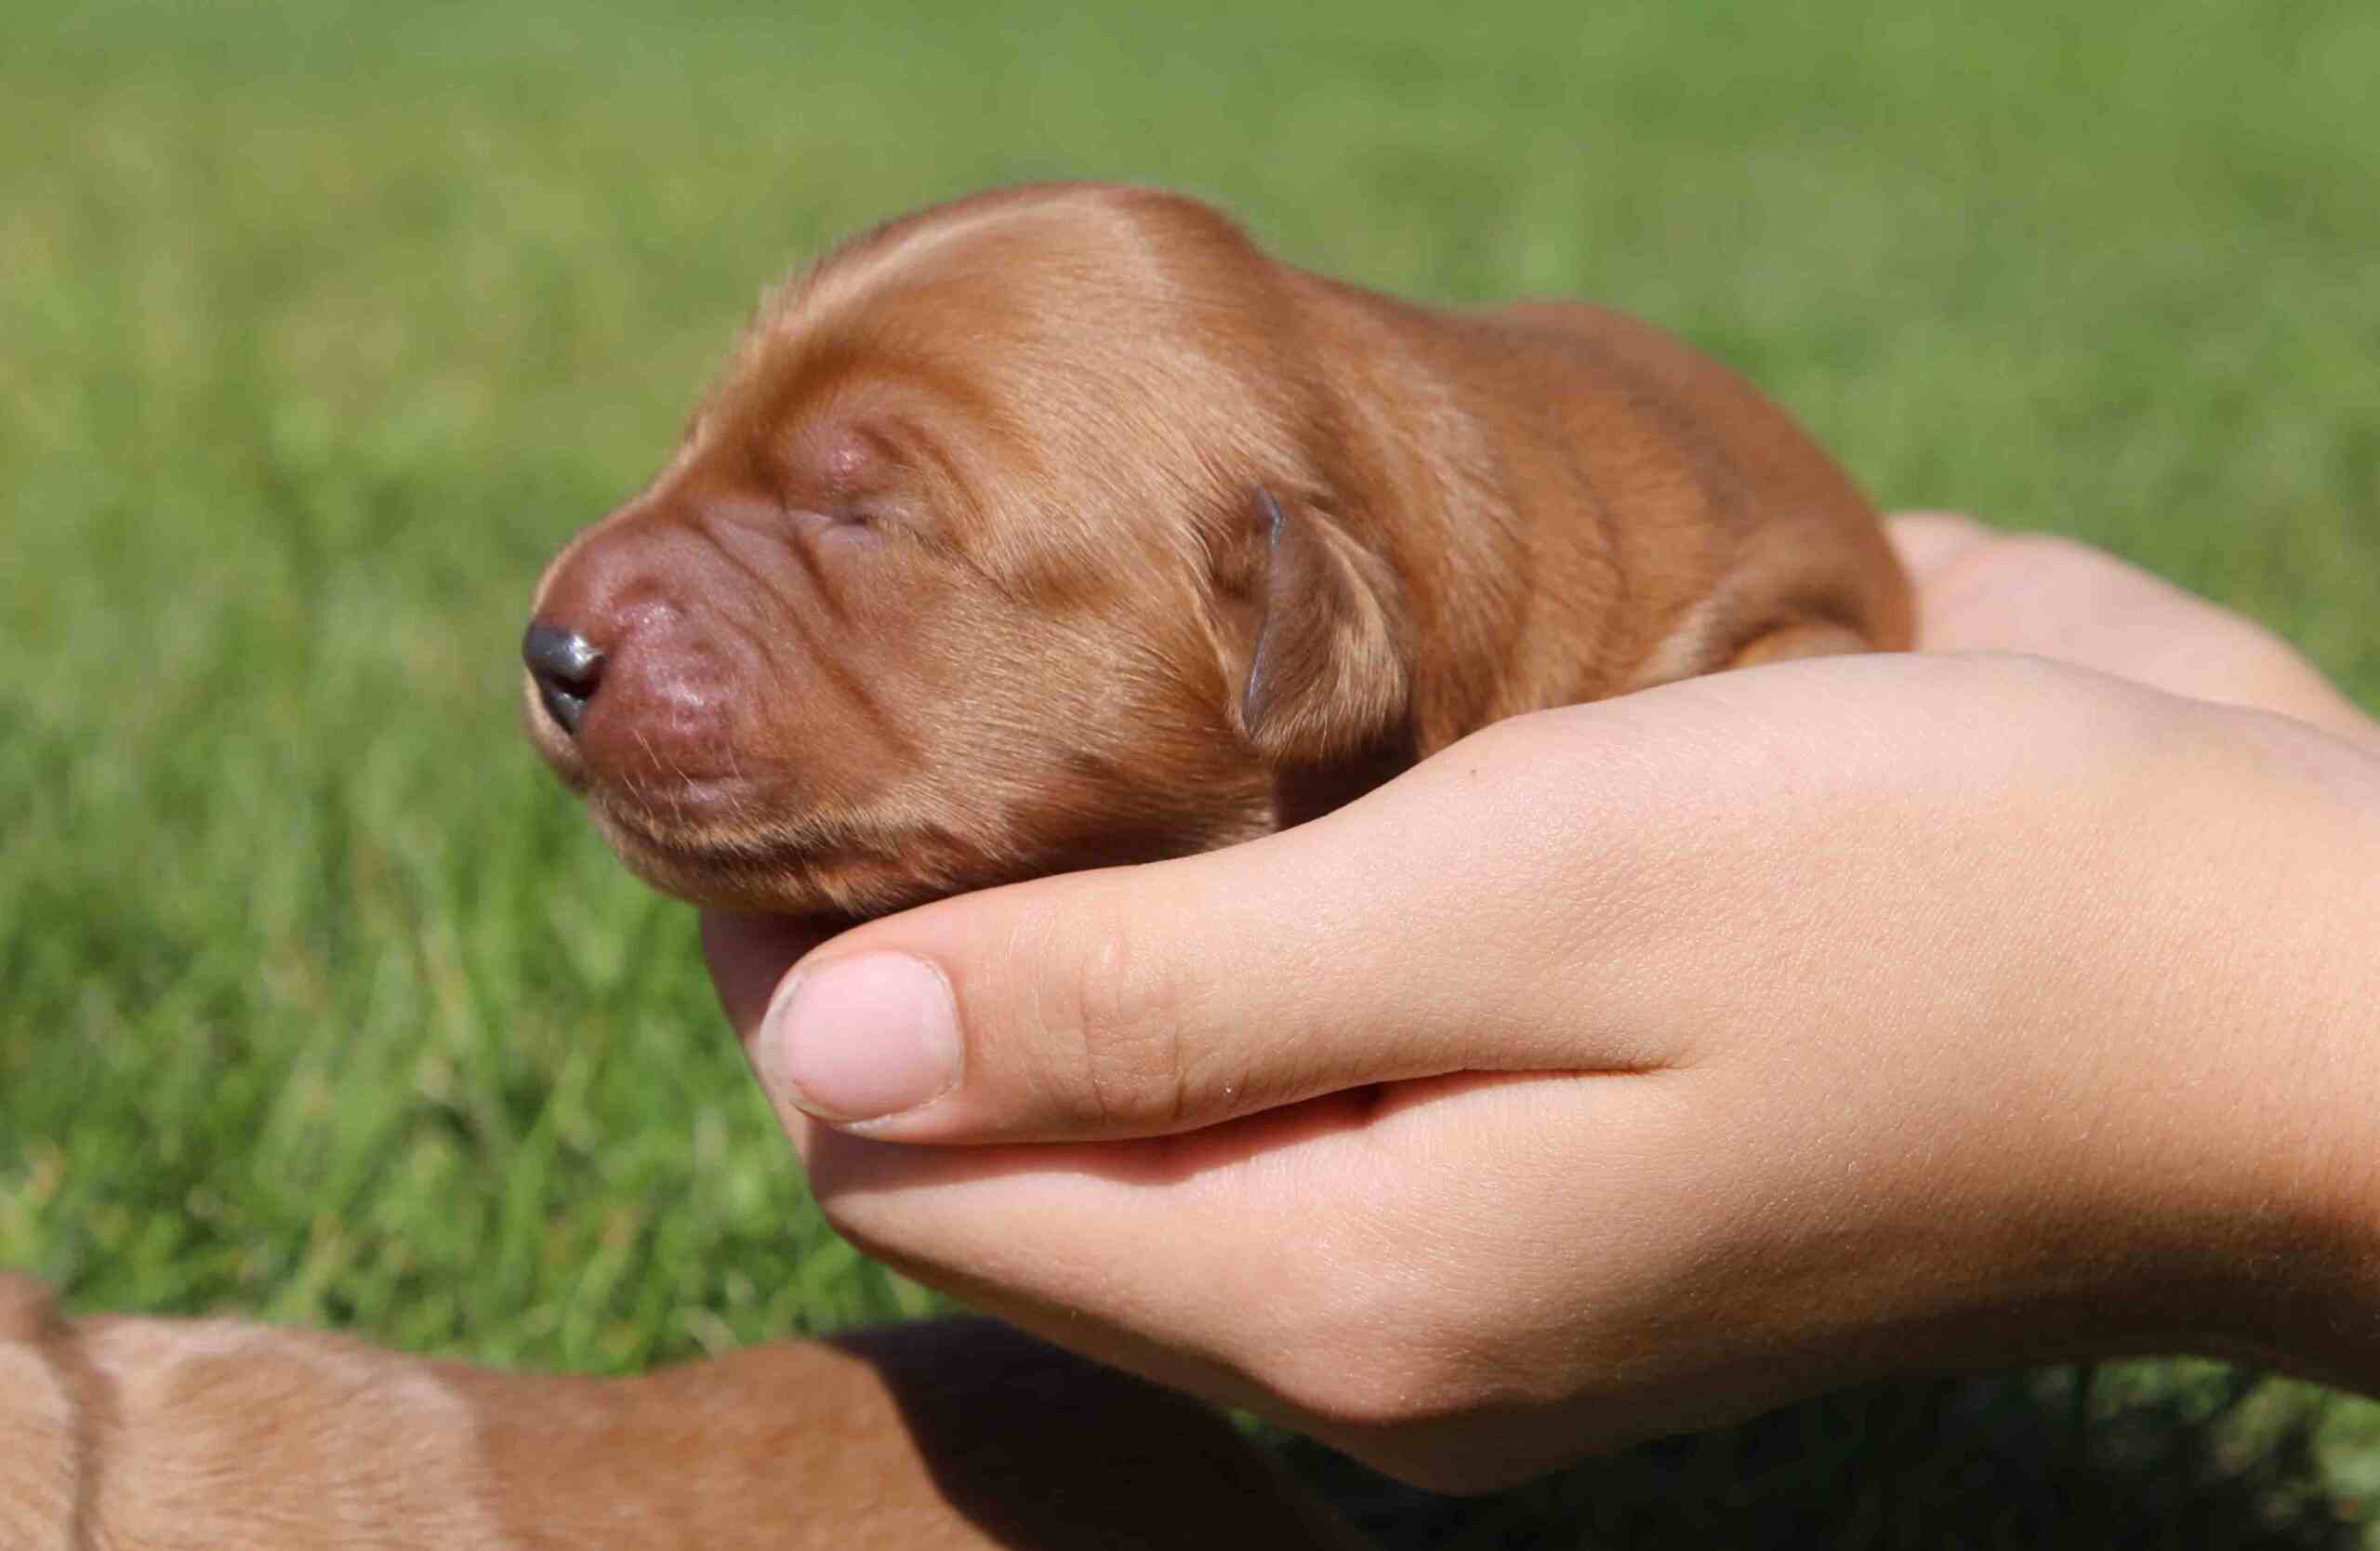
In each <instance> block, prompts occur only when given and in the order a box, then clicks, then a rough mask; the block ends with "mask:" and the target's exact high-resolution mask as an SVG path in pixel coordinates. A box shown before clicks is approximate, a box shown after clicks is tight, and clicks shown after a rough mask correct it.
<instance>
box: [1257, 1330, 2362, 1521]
mask: <svg viewBox="0 0 2380 1551" xmlns="http://www.w3.org/2000/svg"><path fill="white" fill-rule="evenodd" d="M2091 1372H2092V1371H2090V1370H2083V1371H2079V1372H2078V1371H2077V1370H2072V1369H2065V1370H2056V1371H2044V1372H2039V1373H2032V1374H2017V1375H2010V1376H2008V1377H2005V1378H1993V1379H1978V1380H1945V1381H1937V1382H1932V1383H1925V1384H1903V1385H1878V1386H1874V1387H1871V1388H1865V1389H1858V1390H1851V1391H1846V1392H1845V1393H1843V1394H1840V1395H1834V1396H1829V1397H1827V1398H1825V1399H1818V1400H1813V1401H1810V1402H1807V1403H1805V1404H1803V1405H1798V1406H1793V1407H1789V1408H1787V1409H1786V1410H1783V1411H1779V1412H1773V1413H1771V1414H1769V1415H1767V1416H1764V1417H1761V1418H1758V1419H1756V1420H1754V1421H1752V1422H1748V1423H1745V1424H1743V1425H1739V1426H1736V1427H1732V1428H1727V1429H1724V1430H1721V1431H1717V1432H1710V1433H1700V1434H1693V1435H1689V1436H1686V1437H1681V1438H1664V1439H1661V1440H1659V1441H1656V1442H1653V1443H1647V1444H1644V1445H1641V1446H1639V1447H1637V1448H1635V1449H1632V1450H1629V1451H1626V1452H1621V1453H1618V1454H1613V1455H1610V1456H1608V1457H1607V1458H1603V1459H1598V1460H1593V1461H1590V1462H1588V1463H1586V1464H1584V1465H1579V1466H1577V1467H1575V1468H1573V1469H1571V1470H1568V1471H1566V1472H1564V1473H1562V1474H1560V1475H1557V1476H1554V1477H1551V1478H1546V1479H1543V1480H1540V1481H1537V1482H1534V1483H1531V1484H1530V1485H1528V1486H1526V1487H1522V1488H1519V1489H1516V1490H1514V1491H1508V1492H1504V1493H1501V1494H1498V1495H1495V1496H1490V1497H1484V1498H1448V1497H1437V1496H1434V1495H1432V1494H1430V1493H1427V1492H1423V1491H1414V1490H1412V1489H1410V1488H1407V1487H1402V1486H1399V1485H1397V1484H1396V1483H1395V1482H1393V1481H1388V1480H1385V1479H1383V1478H1381V1477H1378V1476H1375V1475H1372V1474H1371V1473H1370V1472H1369V1471H1366V1470H1364V1469H1363V1468H1362V1467H1360V1466H1358V1465H1353V1464H1350V1463H1349V1462H1347V1461H1346V1460H1344V1459H1342V1458H1340V1457H1339V1456H1337V1455H1335V1454H1332V1453H1330V1452H1328V1451H1326V1450H1324V1449H1322V1448H1320V1447H1319V1446H1317V1445H1314V1444H1310V1443H1304V1442H1298V1443H1294V1444H1292V1445H1291V1447H1290V1450H1289V1460H1290V1463H1291V1465H1293V1467H1295V1468H1296V1469H1297V1470H1298V1472H1299V1473H1300V1474H1301V1475H1302V1476H1303V1477H1305V1478H1307V1479H1308V1480H1309V1481H1311V1482H1313V1483H1315V1484H1316V1486H1318V1487H1319V1488H1321V1489H1322V1490H1323V1491H1325V1492H1326V1493H1327V1494H1328V1495H1329V1497H1331V1498H1332V1499H1333V1500H1334V1501H1336V1502H1337V1503H1338V1504H1339V1505H1341V1507H1342V1509H1343V1510H1345V1511H1346V1512H1347V1513H1348V1514H1350V1515H1351V1516H1352V1517H1354V1518H1355V1519H1356V1520H1357V1521H1358V1522H1360V1523H1361V1524H1362V1525H1363V1526H1364V1527H1365V1528H1366V1529H1367V1530H1369V1531H1371V1532H1372V1533H1373V1534H1374V1535H1376V1536H1378V1537H1379V1539H1380V1541H1381V1542H1382V1544H1383V1545H1384V1546H1388V1547H1392V1548H1395V1551H1406V1548H1419V1547H1422V1546H1429V1547H1432V1548H1434V1551H1441V1548H1458V1551H1461V1548H1478V1547H1497V1548H1512V1551H1520V1548H1524V1547H1526V1548H1530V1551H1536V1548H1540V1547H1544V1548H1559V1551H1589V1548H1593V1551H1668V1548H1671V1547H1676V1548H1680V1551H1683V1548H1686V1547H1692V1548H1694V1551H1712V1548H1721V1547H1724V1548H1727V1551H1761V1548H1765V1547H1780V1548H1781V1547H1789V1546H1790V1547H1812V1546H1822V1547H1833V1548H1853V1551H1957V1548H1962V1547H1977V1548H1982V1547H1994V1548H1997V1547H2027V1548H2038V1547H2073V1548H2076V1551H2082V1548H2084V1547H2088V1548H2090V1551H2104V1548H2106V1547H2109V1546H2122V1545H2141V1546H2158V1547H2161V1548H2175V1551H2186V1548H2195V1547H2203V1548H2206V1551H2351V1548H2353V1547H2356V1546H2358V1545H2360V1544H2361V1535H2360V1531H2359V1530H2358V1528H2357V1523H2356V1520H2357V1518H2359V1515H2358V1514H2357V1513H2356V1511H2355V1505H2352V1504H2348V1503H2346V1502H2343V1501H2341V1500H2340V1499H2339V1498H2338V1497H2336V1496H2335V1495H2334V1492H2333V1491H2332V1490H2331V1489H2330V1488H2328V1487H2327V1486H2326V1485H2325V1483H2324V1479H2323V1475H2322V1471H2321V1466H2320V1464H2319V1463H2318V1461H2317V1459H2316V1457H2315V1453H2314V1434H2315V1427H2316V1423H2317V1421H2318V1418H2319V1412H2317V1411H2316V1410H2315V1409H2314V1408H2313V1407H2312V1406H2311V1405H2310V1404H2309V1403H2308V1402H2307V1401H2306V1400H2304V1399H2301V1398H2299V1397H2297V1396H2296V1395H2294V1394H2293V1393H2284V1392H2282V1390H2281V1387H2280V1386H2277V1385H2263V1384H2261V1383H2260V1381H2259V1379H2258V1377H2257V1376H2256V1375H2254V1374H2252V1373H2233V1372H2223V1371H2216V1370H2209V1371H2207V1372H2202V1373H2199V1374H2196V1375H2194V1376H2181V1377H2172V1376H2165V1375H2152V1377H2151V1379H2150V1380H2149V1382H2148V1383H2147V1384H2145V1385H2132V1386H2128V1387H2129V1389H2130V1392H2128V1393H2126V1394H2124V1395H2123V1396H2122V1398H2121V1399H2110V1398H2109V1397H2108V1396H2107V1395H2106V1394H2104V1393H2101V1394H2097V1395H2094V1394H2093V1393H2092V1390H2091V1385H2092V1381H2091V1379H2090V1377H2089V1374H2090V1373H2091ZM2086 1418H2087V1420H2086Z"/></svg>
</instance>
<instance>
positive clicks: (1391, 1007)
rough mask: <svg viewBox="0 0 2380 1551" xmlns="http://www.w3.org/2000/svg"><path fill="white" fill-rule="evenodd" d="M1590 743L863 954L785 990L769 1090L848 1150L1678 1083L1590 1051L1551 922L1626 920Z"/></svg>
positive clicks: (876, 940)
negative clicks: (1522, 1078) (1337, 1105)
mask: <svg viewBox="0 0 2380 1551" xmlns="http://www.w3.org/2000/svg"><path fill="white" fill-rule="evenodd" d="M1536 720H1537V719H1530V721H1531V722H1535V721H1536ZM1583 731H1584V729H1582V728H1579V729H1573V730H1571V731H1570V732H1569V733H1568V734H1567V736H1560V737H1556V736H1554V730H1553V729H1551V728H1549V727H1547V726H1534V727H1532V726H1528V725H1525V724H1523V723H1507V724H1505V725H1504V727H1503V728H1500V729H1491V731H1490V733H1489V734H1485V735H1480V736H1475V737H1474V738H1473V739H1470V740H1467V741H1466V742H1465V743H1463V744H1461V745H1458V746H1457V747H1456V748H1454V749H1449V750H1448V751H1447V752H1446V753H1444V754H1442V755H1440V756H1438V757H1437V758H1436V759H1435V760H1433V761H1431V762H1428V763H1426V764H1424V765H1422V766H1421V767H1420V768H1418V769H1416V770H1414V771H1411V772H1408V774H1407V775H1405V776H1403V777H1401V778H1400V779H1398V780H1397V781H1395V782H1392V783H1391V784H1390V785H1388V786H1386V787H1383V788H1382V789H1380V790H1378V791H1376V792H1374V793H1372V794H1371V795H1370V796H1369V797H1367V798H1365V799H1364V800H1362V801H1361V802H1356V803H1355V804H1353V805H1351V806H1349V807H1347V808H1344V809H1342V810H1340V811H1339V812H1337V813H1335V814H1332V815H1328V816H1326V817H1324V818H1321V819H1318V820H1316V821H1315V822H1313V823H1310V824H1306V825H1302V826H1300V827H1299V828H1297V829H1291V830H1288V831H1285V832H1283V833H1280V834H1277V835H1274V836H1270V837H1268V838H1266V839H1263V840H1261V841H1257V842H1251V843H1250V844H1247V845H1242V846H1238V847H1235V848H1232V849H1230V850H1226V851H1220V852H1213V853H1210V854H1207V855H1198V856H1192V857H1185V858H1183V859H1181V860H1177V861H1167V862H1158V863H1154V864H1150V865H1147V866H1143V867H1134V868H1114V869H1109V870H1106V871H1101V872H1090V873H1078V874H1072V875H1068V876H1064V877H1059V878H1051V879H1044V880H1040V881H1038V882H1029V883H1021V884H1017V885H1013V886H1012V887H1008V888H1002V889H994V890H989V891H986V892H984V893H980V894H974V895H964V896H961V897H959V898H956V899H951V900H945V901H943V902H941V903H939V904H935V905H931V906H927V907H925V908H920V909H917V910H913V911H910V912H907V913H906V914H903V915H899V916H894V917H890V918H888V919H886V920H883V921H877V922H873V923H871V924H869V925H867V926H864V927H861V928H859V929H857V930H855V931H853V932H851V933H849V934H847V935H843V936H841V937H840V938H837V939H836V940H834V941H833V942H831V943H828V944H826V945H825V946H824V947H822V948H819V949H818V950H817V951H816V952H814V953H813V954H812V955H811V956H810V957H809V958H807V959H805V960H803V961H801V962H800V963H799V964H797V965H796V966H795V968H794V970H793V971H792V973H791V974H788V975H787V977H786V979H785V981H784V983H783V984H782V985H781V986H780V987H779V988H777V991H776V994H775V996H774V999H773V1000H772V1001H771V1002H770V1004H769V1007H768V1011H767V1013H766V1014H765V1016H764V1017H763V1018H762V1020H761V1023H760V1029H759V1030H758V1033H757V1035H756V1037H755V1038H754V1039H753V1041H752V1054H753V1060H754V1065H755V1067H756V1068H757V1070H758V1072H759V1074H760V1079H761V1080H762V1082H763V1083H764V1084H765V1085H766V1086H767V1087H768V1088H769V1090H770V1092H771V1096H772V1097H773V1098H774V1100H775V1101H776V1102H777V1103H779V1104H780V1105H781V1106H788V1107H791V1108H794V1109H799V1110H801V1111H803V1112H805V1113H807V1114H809V1115H811V1116H813V1117H814V1118H816V1119H819V1120H825V1121H826V1122H828V1123H830V1124H833V1125H836V1126H838V1127H840V1128H842V1129H845V1130H853V1131H859V1132H863V1133H866V1134H868V1135H870V1136H877V1137H882V1138H885V1139H889V1140H900V1141H914V1142H1015V1141H1055V1140H1089V1139H1094V1138H1108V1139H1117V1138H1125V1137H1132V1136H1147V1135H1157V1134H1164V1133H1175V1132H1183V1131H1188V1130H1192V1129H1195V1128H1197V1127H1201V1126H1206V1125H1210V1124H1213V1123H1215V1122H1217V1121H1221V1120H1228V1119H1231V1118H1233V1117H1235V1116H1239V1115H1245V1114H1250V1113H1253V1112H1255V1111H1258V1110H1263V1109H1268V1108H1272V1107H1277V1106H1281V1105H1286V1104H1291V1103H1295V1102H1297V1101H1299V1100H1301V1099H1306V1098H1311V1097H1314V1096H1316V1095H1319V1094H1329V1093H1335V1092H1339V1091H1342V1090H1345V1089H1349V1088H1355V1087H1361V1086H1364V1085H1367V1084H1371V1083H1377V1082H1382V1081H1389V1080H1399V1079H1407V1078H1417V1077H1428V1076H1435V1075H1439V1074H1443V1073H1448V1072H1455V1071H1482V1070H1502V1071H1518V1070H1530V1071H1534V1070H1549V1069H1558V1070H1575V1069H1597V1070H1612V1069H1637V1068H1639V1067H1645V1066H1649V1065H1655V1064H1659V1054H1660V1053H1659V1051H1658V1050H1650V1049H1646V1048H1641V1047H1639V1046H1633V1045H1632V1044H1631V1043H1630V1041H1628V1040H1627V1039H1624V1038H1617V1037H1613V1036H1612V1035H1610V1034H1608V1033H1606V1034H1603V1035H1601V1036H1598V1035H1597V1034H1596V1033H1595V1031H1594V1030H1593V1022H1592V1014H1591V1012H1590V1010H1588V1009H1586V1008H1583V1007H1581V1006H1580V1004H1579V1001H1578V996H1577V991H1576V987H1577V985H1578V983H1579V978H1580V977H1579V975H1578V974H1576V973H1575V965H1574V964H1573V963H1572V961H1575V960H1576V959H1577V957H1578V956H1579V954H1580V950H1581V948H1582V947H1583V944H1582V941H1581V937H1582V934H1581V933H1580V930H1579V928H1578V923H1577V921H1576V920H1575V911H1574V912H1571V913H1570V914H1569V915H1567V916H1566V912H1565V911H1564V910H1563V909H1562V908H1557V907H1556V905H1555V903H1554V902H1555V901H1557V900H1560V899H1566V898H1567V899H1568V900H1570V901H1572V902H1574V904H1575V903H1576V902H1579V901H1580V900H1582V899H1583V900H1587V901H1593V900H1594V899H1596V898H1598V897H1608V896H1609V895H1610V892H1611V891H1610V890H1608V889H1604V888H1598V887H1597V885H1596V882H1595V879H1594V877H1593V873H1594V870H1595V868H1596V865H1597V862H1596V857H1597V855H1599V852H1598V850H1597V849H1596V848H1588V847H1582V846H1580V845H1579V844H1577V843H1575V842H1566V832H1567V834H1570V835H1576V834H1579V833H1581V832H1585V833H1593V832H1596V831H1599V830H1601V829H1602V825H1601V824H1600V822H1598V821H1597V820H1596V819H1595V818H1594V817H1593V816H1592V815H1590V814H1588V813H1587V812H1585V811H1584V810H1586V809H1589V808H1591V807H1594V806H1598V805H1599V804H1596V803H1592V802H1586V801H1584V800H1582V799H1581V797H1580V790H1581V783H1580V781H1579V780H1578V778H1577V774H1576V772H1570V773H1567V774H1566V773H1565V772H1563V771H1561V770H1559V769H1549V768H1548V767H1549V749H1551V750H1560V749H1564V748H1565V747H1566V746H1568V747H1573V748H1574V747H1575V746H1576V745H1577V744H1579V743H1580V742H1581V741H1585V740H1582V739H1581V736H1580V734H1581V733H1582V732H1583ZM1551 762H1552V763H1556V764H1558V763H1575V762H1576V761H1575V760H1566V759H1564V758H1562V757H1561V756H1560V755H1559V754H1558V753H1556V754H1555V755H1554V758H1553V760H1552V761H1551ZM1605 774H1606V778H1607V779H1608V775H1609V772H1608V769H1606V772H1605ZM1549 781H1551V782H1554V784H1555V787H1556V788H1558V789H1561V790H1562V801H1561V802H1560V803H1559V804H1558V805H1556V804H1553V803H1550V802H1549V801H1548V798H1549V795H1550V794H1549V791H1548V789H1547V783H1548V782H1549ZM1582 854H1583V856H1582Z"/></svg>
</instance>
